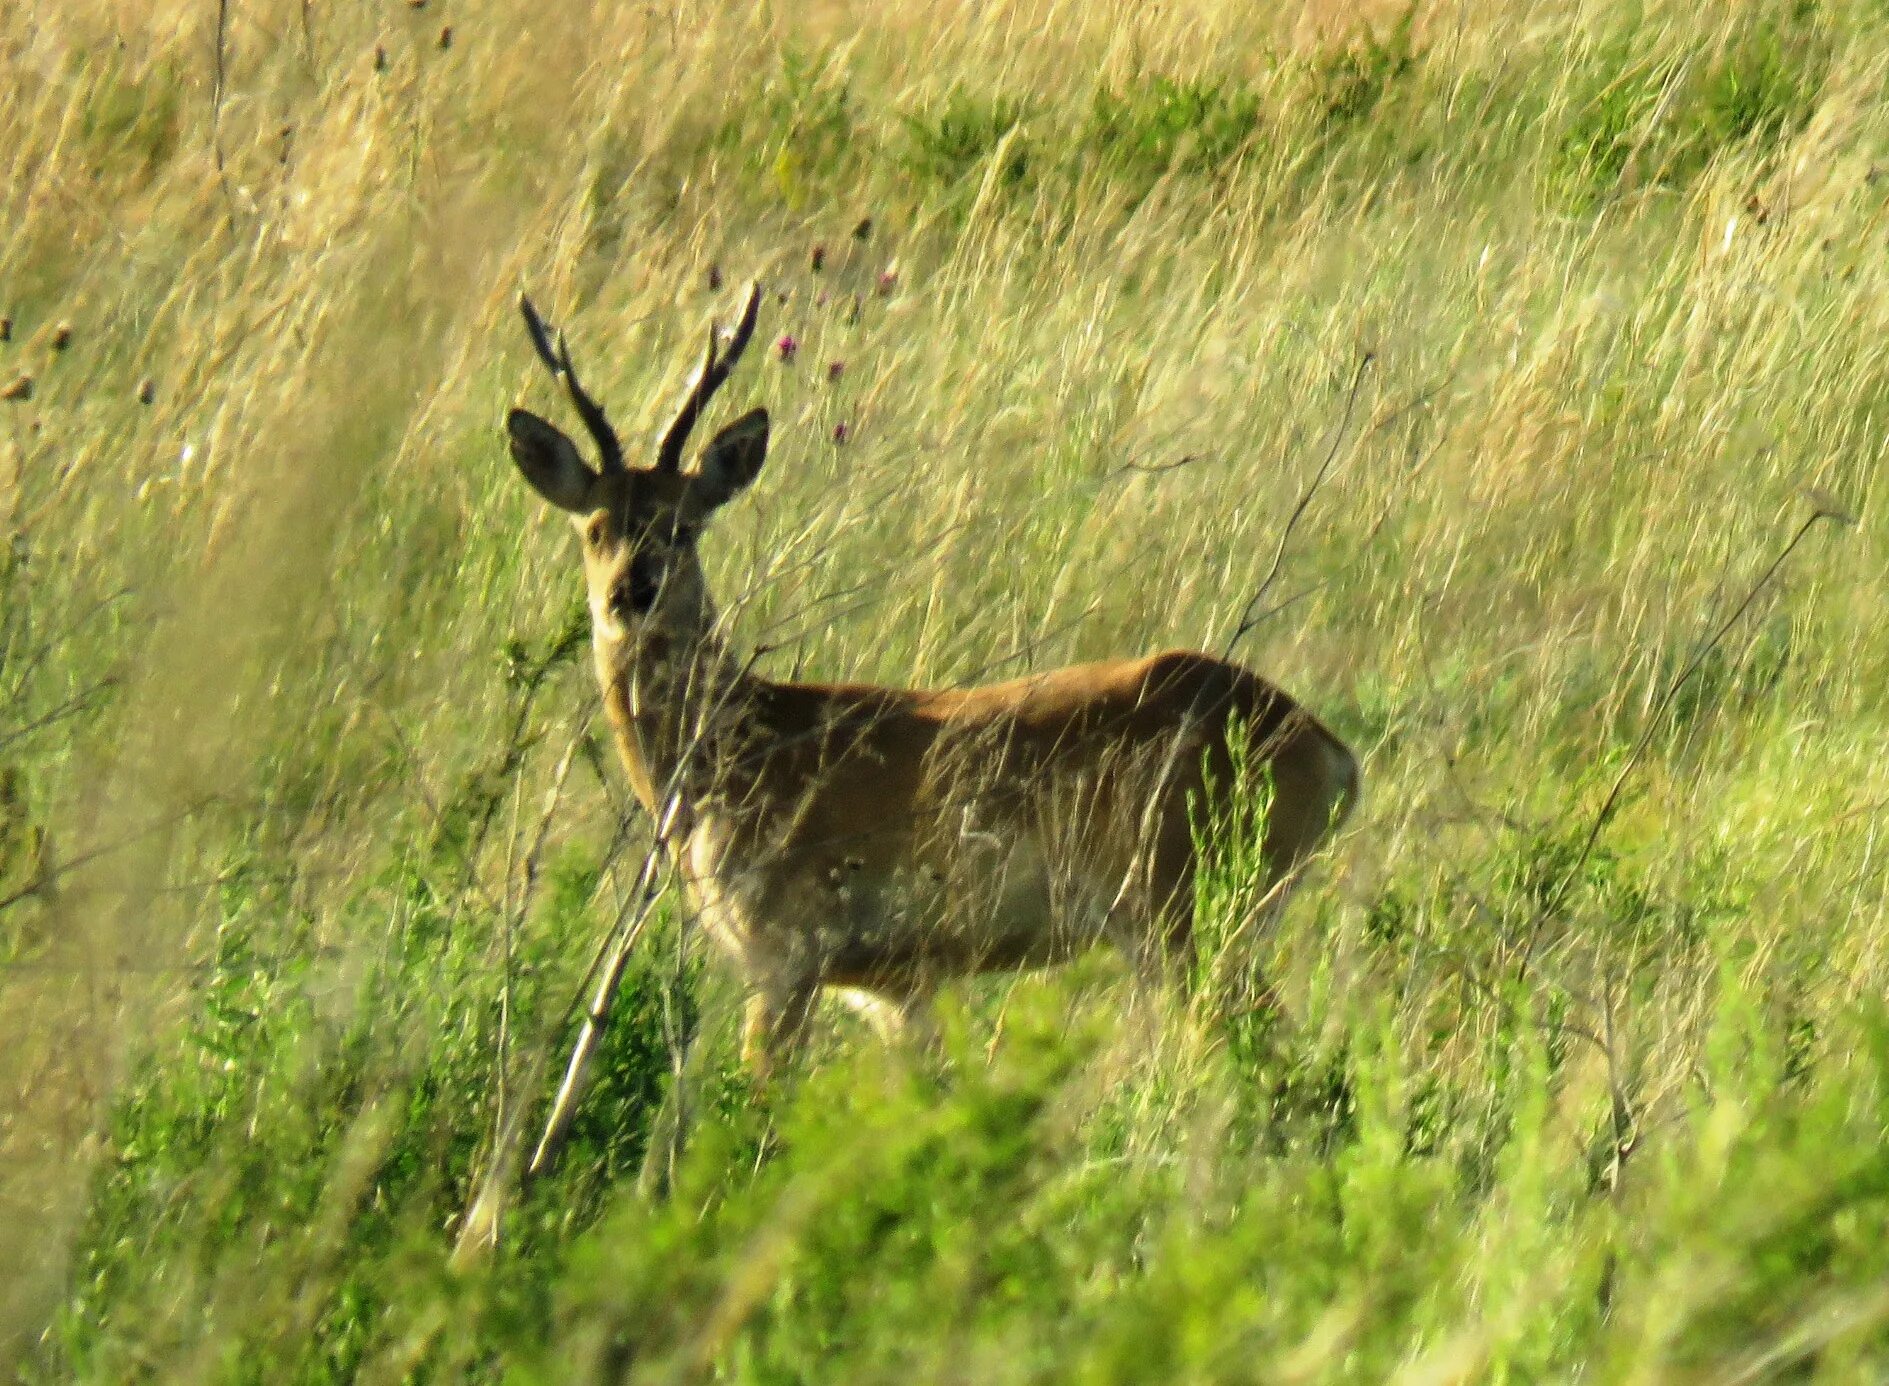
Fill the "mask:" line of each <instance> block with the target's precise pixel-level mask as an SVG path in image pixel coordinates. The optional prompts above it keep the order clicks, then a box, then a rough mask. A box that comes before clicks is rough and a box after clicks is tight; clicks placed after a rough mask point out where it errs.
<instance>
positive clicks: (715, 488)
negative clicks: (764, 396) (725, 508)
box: [689, 409, 767, 514]
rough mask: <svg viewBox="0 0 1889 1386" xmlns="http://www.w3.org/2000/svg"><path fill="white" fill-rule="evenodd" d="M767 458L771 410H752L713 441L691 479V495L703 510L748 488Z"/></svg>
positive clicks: (719, 503)
mask: <svg viewBox="0 0 1889 1386" xmlns="http://www.w3.org/2000/svg"><path fill="white" fill-rule="evenodd" d="M765 461H767V410H765V409H751V410H749V411H748V412H747V413H745V414H743V415H742V416H741V417H740V418H738V419H736V420H735V421H734V422H733V423H731V424H729V425H728V427H726V428H724V429H723V430H722V431H721V432H720V433H717V434H716V435H715V436H714V437H713V438H711V439H710V440H709V443H708V446H707V447H705V448H703V449H702V460H701V462H700V463H698V464H697V466H696V469H695V474H694V476H693V477H692V478H691V479H690V485H689V490H690V495H691V497H692V498H693V500H694V501H695V504H696V505H697V506H698V507H700V510H701V512H702V513H704V514H705V513H707V512H708V511H710V510H713V509H715V507H716V506H718V505H722V504H725V503H726V502H727V501H729V500H732V499H733V498H734V497H735V496H737V495H739V494H740V493H741V492H742V491H744V490H746V489H747V487H748V484H749V483H750V482H752V481H753V480H754V479H755V478H756V477H757V476H759V475H760V474H761V464H762V463H763V462H765Z"/></svg>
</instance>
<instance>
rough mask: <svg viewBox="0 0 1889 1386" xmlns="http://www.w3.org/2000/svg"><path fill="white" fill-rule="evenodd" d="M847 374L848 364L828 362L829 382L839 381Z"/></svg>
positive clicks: (827, 374)
mask: <svg viewBox="0 0 1889 1386" xmlns="http://www.w3.org/2000/svg"><path fill="white" fill-rule="evenodd" d="M845 374H846V363H845V362H844V361H828V362H827V363H826V378H827V379H828V380H838V379H839V378H840V377H841V376H843V375H845Z"/></svg>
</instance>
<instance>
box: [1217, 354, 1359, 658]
mask: <svg viewBox="0 0 1889 1386" xmlns="http://www.w3.org/2000/svg"><path fill="white" fill-rule="evenodd" d="M1376 359H1377V353H1376V352H1372V351H1367V352H1365V353H1364V354H1363V355H1361V356H1360V357H1359V358H1358V366H1357V369H1356V370H1355V371H1354V372H1352V376H1351V389H1350V390H1349V391H1348V392H1347V393H1346V395H1345V412H1344V415H1343V417H1341V418H1340V419H1339V421H1338V427H1337V429H1336V430H1334V431H1333V433H1332V439H1331V447H1330V448H1329V449H1327V450H1326V453H1325V460H1324V461H1323V462H1321V463H1319V466H1318V471H1317V472H1315V473H1314V474H1313V476H1312V480H1311V483H1310V484H1309V485H1307V486H1306V488H1305V490H1303V491H1302V492H1300V493H1299V500H1298V503H1297V504H1296V505H1294V506H1293V507H1292V513H1291V514H1290V515H1288V516H1287V517H1286V523H1285V528H1284V529H1283V530H1281V531H1280V534H1279V544H1278V547H1277V548H1275V549H1274V550H1273V556H1272V567H1271V568H1270V569H1268V570H1267V572H1266V576H1265V577H1264V578H1262V579H1260V583H1259V587H1258V589H1257V590H1255V591H1254V593H1253V595H1252V596H1251V597H1250V598H1248V599H1247V603H1246V606H1245V608H1244V609H1243V610H1242V611H1241V612H1240V621H1239V624H1238V625H1237V626H1235V627H1234V630H1233V634H1232V635H1230V636H1228V637H1227V645H1226V650H1225V651H1224V654H1223V657H1231V655H1232V653H1233V647H1234V646H1235V645H1237V644H1239V642H1240V641H1241V640H1242V639H1244V638H1245V636H1246V634H1247V633H1248V632H1249V631H1251V630H1252V629H1253V627H1254V626H1255V625H1256V624H1258V618H1257V617H1256V616H1255V614H1254V613H1255V612H1256V611H1257V610H1258V608H1259V604H1260V603H1261V602H1262V601H1264V600H1265V597H1266V594H1267V593H1268V592H1270V591H1271V590H1272V585H1273V583H1275V582H1277V581H1278V580H1279V572H1280V569H1281V568H1282V567H1283V566H1284V564H1285V560H1286V548H1287V546H1288V545H1289V544H1291V542H1292V534H1293V531H1294V530H1296V529H1297V528H1298V527H1299V521H1300V520H1302V519H1304V518H1305V512H1306V510H1307V509H1309V508H1310V507H1311V504H1312V498H1313V497H1314V496H1316V495H1317V494H1318V492H1319V488H1320V487H1322V486H1323V485H1324V484H1325V480H1326V478H1327V477H1329V476H1330V475H1331V470H1332V465H1333V464H1334V463H1335V462H1336V461H1337V460H1338V449H1339V447H1340V446H1341V445H1342V444H1343V443H1344V439H1345V434H1346V433H1348V432H1349V431H1350V429H1351V413H1352V410H1353V408H1354V407H1355V406H1356V405H1357V402H1358V390H1359V388H1360V387H1361V386H1362V385H1363V384H1364V372H1365V370H1366V368H1367V367H1369V366H1370V364H1371V362H1372V361H1374V360H1376Z"/></svg>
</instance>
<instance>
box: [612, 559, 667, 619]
mask: <svg viewBox="0 0 1889 1386" xmlns="http://www.w3.org/2000/svg"><path fill="white" fill-rule="evenodd" d="M661 590H662V568H661V566H660V565H659V564H657V563H655V562H653V561H652V560H650V559H648V558H645V557H642V556H638V557H636V558H633V559H631V560H630V567H629V571H628V572H626V573H625V574H624V575H623V577H622V579H621V580H620V581H619V582H618V583H617V589H616V591H615V592H613V593H612V594H611V605H613V606H615V607H617V608H619V610H623V609H627V610H628V611H629V612H630V613H631V614H632V615H636V616H645V615H648V614H649V609H650V608H651V607H653V606H654V605H656V594H657V593H658V592H660V591H661Z"/></svg>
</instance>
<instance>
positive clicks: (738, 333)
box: [656, 282, 761, 472]
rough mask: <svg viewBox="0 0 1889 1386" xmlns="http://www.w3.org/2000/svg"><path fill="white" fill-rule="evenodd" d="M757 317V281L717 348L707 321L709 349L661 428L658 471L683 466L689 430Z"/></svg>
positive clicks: (735, 358)
mask: <svg viewBox="0 0 1889 1386" xmlns="http://www.w3.org/2000/svg"><path fill="white" fill-rule="evenodd" d="M760 316H761V286H760V284H759V283H758V282H750V283H749V285H748V297H747V301H746V302H745V303H743V304H742V306H741V316H740V317H739V318H738V319H737V320H736V322H735V326H734V330H733V331H732V332H730V333H729V334H728V338H727V340H726V342H724V343H723V344H722V348H721V350H720V351H717V350H716V336H717V333H716V329H715V324H714V323H713V322H710V323H709V325H708V349H707V350H706V351H705V352H703V354H702V364H701V365H700V366H698V367H697V368H696V371H695V375H694V376H693V377H692V378H691V379H690V381H689V391H688V394H686V395H685V396H684V397H683V400H682V407H681V408H679V409H678V410H676V416H675V418H674V419H673V420H671V421H670V424H669V427H668V428H667V429H665V430H664V431H663V435H662V444H661V445H660V446H659V447H658V448H657V449H656V470H657V471H660V472H675V471H680V470H681V469H682V449H683V447H684V446H686V445H687V443H688V441H689V434H690V432H691V431H692V430H693V429H694V428H695V424H696V421H697V420H698V419H700V418H701V417H702V414H703V412H704V411H705V410H706V409H707V408H708V402H709V401H710V400H711V399H713V398H714V396H715V391H717V390H719V389H720V388H721V387H722V382H723V381H725V380H727V379H728V373H729V372H730V371H732V370H733V369H734V368H735V363H736V362H738V361H739V360H740V359H741V353H742V352H744V351H746V350H747V349H748V342H749V340H750V339H751V338H752V337H753V336H754V325H755V323H756V322H758V321H759V320H760Z"/></svg>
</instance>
